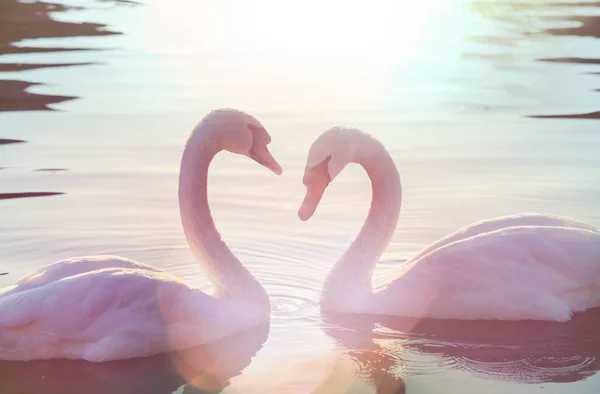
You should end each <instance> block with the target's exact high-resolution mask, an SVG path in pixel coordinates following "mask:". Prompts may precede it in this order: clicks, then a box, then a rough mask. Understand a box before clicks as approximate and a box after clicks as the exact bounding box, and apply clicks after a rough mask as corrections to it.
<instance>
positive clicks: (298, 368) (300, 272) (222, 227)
mask: <svg viewBox="0 0 600 394" xmlns="http://www.w3.org/2000/svg"><path fill="white" fill-rule="evenodd" d="M56 1H59V2H60V3H61V4H63V5H65V7H61V8H54V12H52V13H50V14H49V15H50V18H52V19H48V11H49V10H48V9H46V8H44V9H41V11H40V9H34V8H27V9H25V8H22V7H21V6H20V5H18V4H17V3H16V2H15V1H14V0H4V5H0V10H2V12H0V13H1V14H2V16H0V19H1V21H2V24H3V27H1V28H0V38H2V39H4V42H2V41H0V49H2V52H0V53H4V55H2V56H1V57H0V62H1V63H0V66H1V67H0V70H2V71H3V72H1V73H0V79H2V80H4V81H0V87H1V88H2V91H1V92H0V110H4V111H5V112H2V113H1V114H0V138H2V139H15V140H24V141H25V142H22V143H11V144H3V145H2V146H0V193H1V194H0V196H2V199H1V200H0V245H2V247H1V248H0V272H7V273H8V274H7V275H3V276H0V287H3V286H5V285H9V284H11V283H13V282H14V281H15V280H17V278H19V277H21V276H22V275H24V274H26V273H27V272H29V271H30V270H31V269H33V268H34V267H37V266H39V265H44V264H47V263H50V262H53V261H56V260H59V259H63V258H66V257H70V256H77V255H87V254H117V255H121V256H125V257H129V258H133V259H136V260H139V261H141V262H144V263H147V264H151V265H154V266H157V267H161V268H164V269H166V270H168V271H170V272H172V273H174V274H176V275H179V276H181V277H182V278H185V279H186V280H188V281H189V282H191V283H193V284H196V285H198V286H200V287H202V288H203V289H206V290H207V291H210V284H209V282H208V281H207V279H206V278H205V277H204V276H203V274H202V272H201V270H200V268H199V267H198V265H197V264H196V263H195V262H194V260H193V258H192V256H191V253H190V251H189V249H188V247H187V245H186V242H185V239H184V236H183V232H182V229H181V226H180V219H179V211H178V206H177V179H178V178H177V177H178V169H179V160H180V155H181V152H182V149H183V144H184V143H185V140H186V138H187V136H188V134H189V132H190V131H191V129H192V127H193V126H194V125H195V123H196V122H197V121H198V120H199V119H200V118H201V117H202V116H204V114H205V113H206V112H208V111H209V110H211V109H214V108H219V107H234V108H239V109H242V110H245V111H247V112H249V113H251V114H253V115H255V116H256V117H257V118H258V119H259V120H260V121H261V122H262V123H263V124H264V125H265V127H266V128H267V130H268V131H269V132H270V134H271V136H272V139H273V142H272V144H271V145H270V147H271V151H272V153H273V155H274V156H275V157H276V158H277V159H278V160H279V162H280V163H281V165H282V166H283V167H284V174H283V176H281V177H276V176H274V175H273V174H271V173H270V172H269V171H268V170H266V169H264V168H262V167H260V166H258V165H257V164H256V163H253V162H251V161H249V160H247V159H245V158H242V157H236V156H232V155H231V154H227V153H223V154H221V155H219V156H218V157H217V158H216V160H215V161H214V163H213V165H212V166H211V171H210V175H209V200H210V204H211V207H212V211H213V214H214V217H215V222H216V224H217V227H218V229H219V231H220V232H221V233H222V234H223V237H224V239H225V240H226V241H227V243H228V244H229V245H230V247H231V248H232V250H233V251H234V252H235V254H236V255H237V256H238V257H239V258H240V260H242V262H244V264H245V265H246V266H248V267H249V269H250V270H251V272H252V273H253V274H254V275H256V276H257V277H258V279H259V281H260V282H261V283H262V284H263V285H264V286H265V287H266V289H267V291H268V293H269V295H270V297H271V299H272V320H271V323H270V326H268V327H259V328H258V329H257V330H254V331H251V332H249V333H246V334H244V335H242V336H240V337H235V338H231V339H228V340H226V341H223V342H221V343H216V344H212V345H210V346H208V347H206V348H203V349H197V350H190V351H189V353H186V354H183V355H181V354H180V355H177V357H170V356H157V357H154V358H150V359H144V360H133V361H126V362H118V363H111V364H108V365H90V364H87V363H81V362H62V361H61V362H41V363H5V362H4V363H0V392H2V393H16V392H28V393H75V392H78V393H106V392H111V393H161V394H162V393H172V392H176V393H188V394H189V393H208V392H211V393H213V392H221V389H222V392H224V393H371V392H377V393H380V394H381V393H404V392H407V393H482V392H489V393H505V392H513V393H533V392H539V390H540V389H544V392H545V393H594V392H598V390H599V388H600V376H599V375H598V374H597V372H598V370H599V369H600V317H599V316H598V313H597V312H596V313H594V312H591V313H586V314H583V315H579V316H577V317H576V318H575V319H574V321H573V322H570V323H566V324H551V323H541V322H513V323H507V322H504V323H500V322H496V323H494V324H491V323H485V322H470V323H467V322H462V323H461V322H452V321H442V322H439V321H438V322H435V321H433V322H432V321H421V322H419V321H410V320H393V321H384V320H378V319H375V318H374V319H371V318H367V317H364V318H361V319H359V321H354V322H348V321H343V319H342V321H338V320H336V319H332V320H331V319H324V318H322V317H321V315H320V312H319V308H318V300H319V295H320V289H321V287H322V285H323V282H324V280H325V277H326V274H327V272H328V271H329V270H330V269H331V267H332V265H333V263H334V262H335V260H336V259H337V258H338V256H340V255H341V253H342V252H343V251H344V250H345V248H346V247H347V246H348V245H349V243H350V242H351V240H352V239H353V237H354V236H356V234H357V233H358V230H359V228H360V226H361V224H362V221H363V220H364V218H365V217H366V214H367V210H368V205H369V202H370V185H369V183H368V178H367V176H366V174H365V173H364V172H363V171H362V170H361V169H360V168H358V167H357V166H349V167H348V168H347V169H346V170H345V171H344V172H343V173H342V175H340V177H339V178H338V179H337V180H336V181H335V182H334V183H333V184H332V185H331V186H330V188H329V189H328V191H327V193H326V194H325V196H324V198H323V200H322V202H321V205H320V207H319V209H318V210H317V213H316V214H315V217H314V218H313V219H311V220H310V221H308V222H306V223H303V222H300V221H299V220H298V218H297V216H296V212H297V209H298V207H299V204H300V202H301V201H302V198H303V195H304V194H303V193H304V186H303V185H302V183H301V178H302V173H303V168H304V164H305V159H306V153H307V151H308V148H309V146H310V144H311V143H312V141H313V140H314V139H315V138H316V137H317V136H318V135H319V134H320V133H321V132H322V131H324V130H325V129H327V128H329V127H331V126H333V125H336V124H346V125H352V126H356V127H359V128H362V129H364V130H365V131H368V132H370V133H372V134H373V135H375V136H376V137H377V138H379V139H380V140H381V141H382V142H383V143H384V144H385V145H386V146H387V148H388V149H389V151H390V152H391V154H392V155H393V157H394V159H395V161H396V164H397V166H398V169H399V171H400V174H401V177H402V183H403V188H404V199H403V204H402V213H401V218H400V221H399V224H398V228H397V230H396V233H395V236H394V238H393V240H392V243H391V244H390V246H389V248H388V249H387V252H386V253H385V255H384V256H383V261H382V262H381V263H380V264H379V265H378V266H377V270H376V273H375V275H376V276H378V277H379V276H382V275H385V274H386V273H387V272H389V271H390V270H392V269H394V267H397V266H398V265H399V264H402V263H403V261H405V260H406V259H407V258H409V257H410V256H411V255H413V254H415V253H417V252H418V251H419V250H420V249H421V248H423V247H424V246H426V245H428V244H430V243H432V242H433V241H435V240H436V239H438V238H439V237H442V236H444V235H446V234H448V233H450V232H452V231H454V230H455V229H457V228H459V227H462V226H464V225H467V224H469V223H471V222H473V221H477V220H481V219H485V218H489V217H493V216H498V215H505V214H513V213H518V212H532V211H535V212H544V213H553V214H558V215H566V216H571V217H574V218H577V219H579V220H583V221H586V222H589V223H591V224H593V225H596V226H600V209H599V208H598V202H599V201H600V172H599V169H600V154H598V152H600V133H599V131H600V122H599V121H598V118H599V117H600V116H599V115H600V112H599V111H600V100H599V98H600V96H599V92H598V91H597V90H598V89H599V88H600V75H599V73H600V40H599V38H600V3H597V2H595V3H592V2H587V3H586V2H584V1H578V2H571V1H570V0H565V1H562V2H556V3H552V2H549V1H545V0H540V1H534V0H525V1H519V2H516V1H515V2H508V1H497V2H484V1H465V0H439V1H434V0H420V1H418V2H415V3H414V4H412V3H411V4H410V5H409V4H408V3H407V2H392V1H381V2H375V3H369V2H354V3H353V2H349V1H346V2H341V1H330V2H317V1H312V0H311V1H309V0H306V1H303V2H295V3H287V2H277V1H274V0H273V1H262V0H261V1H254V2H242V1H229V0H226V1H220V2H216V1H215V2H212V1H193V0H171V1H168V2H167V1H160V2H159V1H151V0H148V1H147V2H143V3H140V4H135V3H130V2H124V1H89V2H85V3H84V6H83V7H79V8H72V7H70V6H75V5H77V6H81V4H82V2H78V1H62V0H56ZM284 3H285V5H284ZM34 6H35V7H39V5H34ZM2 7H4V8H2ZM31 7H33V6H31ZM17 11H18V12H17ZM11 18H12V19H11ZM44 18H46V19H44ZM78 22H86V23H97V24H101V25H106V26H105V27H102V26H94V25H87V24H79V23H78ZM11 23H12V24H11ZM15 26H19V29H17V28H16V27H15ZM27 26H30V27H31V28H30V29H27V28H26V27H27ZM99 29H100V30H99ZM101 29H105V30H101ZM106 30H108V31H111V32H118V33H121V34H113V35H108V34H104V33H102V31H106ZM99 32H100V33H99ZM19 34H21V35H20V36H19ZM76 35H82V36H77V37H75V36H76ZM36 37H45V38H37V39H36ZM21 38H27V39H25V40H23V41H19V42H18V43H17V41H18V40H19V39H21ZM9 42H15V43H16V44H15V45H18V46H20V47H28V48H30V49H28V50H18V49H15V48H14V47H8V46H6V45H7V44H8V43H9ZM2 45H4V46H2ZM31 48H35V49H31ZM65 48H80V49H81V48H84V49H87V50H77V51H72V50H65ZM33 51H35V52H33ZM15 52H21V53H15ZM22 52H33V53H22ZM57 63H60V64H63V66H61V67H49V66H50V65H53V64H57ZM72 63H82V64H79V65H70V66H69V65H64V64H72ZM42 66H43V67H42ZM7 81H23V82H16V83H15V82H7ZM29 82H33V83H39V84H38V85H34V86H32V87H30V88H29V89H28V92H30V93H35V94H38V95H37V96H36V95H30V94H27V93H25V92H24V90H23V88H24V87H25V86H27V85H28V83H29ZM40 95H41V96H40ZM44 95H45V96H44ZM62 96H66V97H62ZM68 97H77V99H73V100H66V98H68ZM46 107H48V108H51V109H53V111H48V110H44V109H45V108H46ZM26 110H27V111H26ZM32 110H33V111H32ZM538 116H540V117H538ZM5 142H8V141H5ZM40 170H45V171H40ZM38 192H56V193H63V194H58V195H53V196H45V197H35V198H9V197H19V196H21V197H22V196H26V194H19V193H38ZM182 360H183V361H184V362H182Z"/></svg>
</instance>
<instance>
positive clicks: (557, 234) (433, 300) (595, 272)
mask: <svg viewBox="0 0 600 394" xmlns="http://www.w3.org/2000/svg"><path fill="white" fill-rule="evenodd" d="M350 162H356V163H358V164H360V165H361V166H362V167H363V168H364V169H365V170H366V171H367V173H368V175H369V178H370V179H371V182H372V187H373V195H372V203H371V209H370V211H369V215H368V217H367V219H366V221H365V224H364V225H363V227H362V229H361V230H360V233H359V234H358V236H357V238H356V239H355V240H354V242H353V243H352V245H351V246H350V248H349V249H348V250H347V251H346V252H345V253H344V254H343V256H342V257H341V258H340V259H339V260H338V262H337V263H336V264H335V266H334V268H333V270H332V271H331V273H330V274H329V276H328V278H327V280H326V282H325V285H324V287H323V293H322V296H321V308H322V310H324V311H329V312H338V313H363V314H381V315H394V316H407V317H431V318H453V319H502V320H525V319H535V320H555V321H566V320H569V319H570V318H571V315H572V313H574V312H578V311H583V310H585V309H587V308H592V307H598V306H600V232H598V230H597V229H596V228H595V227H593V226H591V225H588V224H585V223H581V222H577V221H574V220H570V219H566V218H561V217H555V216H544V215H518V216H510V217H502V218H496V219H491V220H487V221H485V222H480V223H476V224H474V225H472V226H470V227H467V228H465V229H463V230H460V231H458V232H456V233H454V234H452V235H450V236H448V237H446V238H444V239H442V240H440V241H438V242H437V243H435V244H434V245H433V246H431V247H428V248H427V249H425V250H424V251H423V252H421V253H419V254H418V255H417V256H416V257H415V258H413V259H411V260H410V261H409V262H408V263H407V264H405V265H404V266H403V267H401V268H400V269H399V270H398V271H397V272H396V273H394V275H392V276H391V277H390V278H389V280H387V281H386V282H385V283H383V284H382V285H381V286H378V288H376V289H375V291H374V290H373V288H372V285H371V277H372V272H373V268H374V265H375V263H376V262H377V260H378V259H379V258H380V257H381V255H382V254H383V252H384V250H385V248H386V247H387V245H388V243H389V242H390V240H391V237H392V234H393V232H394V230H395V228H396V224H397V221H398V217H399V214H400V203H401V197H402V188H401V184H400V176H399V175H398V171H397V169H396V166H395V165H394V162H393V160H392V158H391V157H390V155H389V154H388V152H387V151H386V149H385V148H384V147H383V145H382V144H381V143H380V142H379V141H377V140H376V139H375V138H373V137H371V136H369V135H367V134H365V133H363V132H361V131H359V130H356V129H344V128H337V127H336V128H332V129H329V130H327V131H326V132H324V133H323V134H322V135H321V136H320V137H319V138H317V140H316V141H315V142H314V143H313V144H312V146H311V148H310V151H309V153H308V158H307V165H306V169H305V174H304V179H303V182H304V184H305V185H306V186H307V192H306V197H305V198H304V201H303V203H302V206H301V207H300V210H299V211H298V216H299V217H300V219H301V220H308V219H309V218H310V217H311V216H312V215H313V213H314V211H315V209H316V207H317V205H318V203H319V201H320V199H321V196H322V195H323V193H324V191H325V189H326V187H327V185H328V184H329V183H330V182H331V180H333V179H334V178H335V177H336V176H337V175H338V174H339V173H340V172H341V171H342V170H343V168H344V167H345V166H346V164H348V163H350Z"/></svg>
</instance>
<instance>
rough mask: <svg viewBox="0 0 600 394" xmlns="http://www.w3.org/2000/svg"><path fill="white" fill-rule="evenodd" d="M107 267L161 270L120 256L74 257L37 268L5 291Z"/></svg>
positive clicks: (28, 287)
mask: <svg viewBox="0 0 600 394" xmlns="http://www.w3.org/2000/svg"><path fill="white" fill-rule="evenodd" d="M107 268H123V269H139V270H148V271H154V272H160V270H159V269H157V268H154V267H152V266H149V265H146V264H142V263H138V262H136V261H133V260H130V259H126V258H123V257H118V256H108V255H107V256H83V257H73V258H69V259H66V260H61V261H57V262H55V263H52V264H49V265H46V266H43V267H39V268H37V269H36V270H34V271H33V272H31V273H30V274H29V275H27V276H25V277H24V278H22V279H21V280H19V281H18V282H17V283H16V285H15V286H14V287H13V288H11V289H10V290H9V291H8V292H5V293H16V292H20V291H26V290H30V289H34V288H36V287H41V286H44V285H47V284H49V283H51V282H54V281H58V280H61V279H65V278H68V277H70V276H75V275H80V274H85V273H88V272H92V271H97V270H102V269H107Z"/></svg>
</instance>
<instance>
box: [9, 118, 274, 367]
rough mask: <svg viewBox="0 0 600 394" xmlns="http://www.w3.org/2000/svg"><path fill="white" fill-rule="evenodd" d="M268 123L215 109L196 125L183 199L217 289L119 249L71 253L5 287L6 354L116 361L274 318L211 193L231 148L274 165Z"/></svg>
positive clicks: (197, 250)
mask: <svg viewBox="0 0 600 394" xmlns="http://www.w3.org/2000/svg"><path fill="white" fill-rule="evenodd" d="M269 141H270V137H269V136H268V134H267V133H266V131H265V130H264V129H263V128H262V126H261V125H260V123H259V122H258V121H257V120H256V119H254V118H252V117H251V116H249V115H246V114H244V113H242V112H239V111H235V110H221V111H214V112H212V113H211V114H209V115H208V116H206V117H205V118H204V120H203V121H202V122H200V124H199V125H198V126H197V127H196V129H195V130H194V132H193V133H192V135H191V137H190V139H189V140H188V143H187V145H186V149H185V151H184V153H183V157H182V161H181V172H180V179H179V205H180V211H181V219H182V224H183V228H184V232H185V234H186V238H187V240H188V243H189V244H190V247H191V249H192V252H193V254H194V255H195V257H196V258H197V259H198V261H199V262H200V263H201V264H202V266H203V268H204V269H205V272H206V273H207V274H208V275H209V277H210V279H211V280H212V282H213V284H214V286H215V296H214V297H213V296H210V295H207V294H205V293H203V292H202V291H200V290H198V289H195V288H192V287H190V286H189V285H187V284H186V283H185V282H183V281H182V280H180V279H179V278H177V277H175V276H173V275H171V274H169V273H168V272H166V271H162V270H159V269H157V268H154V267H151V266H148V265H144V264H140V263H137V262H135V261H132V260H129V259H124V258H120V257H114V256H94V257H81V258H72V259H68V260H64V261H59V262H57V263H54V264H51V265H48V266H46V267H42V268H39V269H38V270H36V271H35V272H33V273H32V274H31V275H29V276H27V277H25V278H23V279H22V280H20V281H19V282H17V283H16V285H14V286H10V287H8V288H5V289H0V359H2V360H21V361H28V360H35V359H54V358H68V359H84V360H88V361H94V362H99V361H109V360H117V359H126V358H133V357H141V356H148V355H152V354H158V353H162V352H168V351H171V350H175V349H183V348H188V347H192V346H197V345H200V344H204V343H208V342H212V341H215V340H219V339H222V338H224V337H227V336H229V335H231V334H234V333H236V332H239V331H243V330H246V329H249V328H252V327H254V326H257V325H259V324H260V323H263V322H265V321H267V320H268V319H269V309H270V307H269V300H268V297H267V294H266V292H265V291H264V289H263V288H262V286H261V285H260V284H259V283H258V282H257V281H256V279H255V278H254V277H253V276H252V274H250V272H249V271H248V270H246V269H245V268H244V267H243V266H242V265H241V263H240V262H239V260H237V258H236V257H235V256H234V255H233V254H232V253H231V251H230V250H229V249H228V248H227V245H226V244H225V243H224V242H223V241H222V240H221V238H220V235H219V233H218V232H217V231H216V229H215V227H214V223H213V220H212V218H211V216H210V211H209V208H208V200H207V190H206V186H207V185H206V182H207V175H208V174H207V172H208V166H209V163H210V161H211V160H212V158H213V157H214V155H215V154H217V153H218V152H219V151H220V150H223V149H226V150H229V151H231V152H234V153H239V154H245V155H248V156H250V157H252V158H253V159H254V160H256V161H258V162H259V163H261V164H263V165H265V166H267V167H269V168H270V169H272V170H273V171H274V172H276V173H280V172H281V168H280V167H279V165H278V164H277V162H275V160H274V159H273V158H272V157H271V155H270V153H269V152H268V150H267V147H266V145H267V144H268V143H269Z"/></svg>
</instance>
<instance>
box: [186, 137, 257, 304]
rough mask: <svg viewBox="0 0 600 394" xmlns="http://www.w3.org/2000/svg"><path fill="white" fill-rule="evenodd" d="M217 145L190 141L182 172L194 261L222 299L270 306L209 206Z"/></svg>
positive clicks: (189, 240)
mask: <svg viewBox="0 0 600 394" xmlns="http://www.w3.org/2000/svg"><path fill="white" fill-rule="evenodd" d="M220 150H221V149H220V147H219V146H218V143H217V141H214V140H213V139H211V138H209V137H206V138H204V139H192V138H191V139H190V140H189V141H188V143H187V145H186V147H185V150H184V152H183V156H182V159H181V169H180V172H179V211H180V215H181V222H182V225H183V231H184V233H185V236H186V239H187V241H188V244H189V245H190V248H191V250H192V253H193V255H194V257H195V258H196V259H197V260H198V262H199V263H200V265H201V266H202V268H203V270H204V272H205V274H206V275H207V276H208V277H209V279H210V280H211V282H212V283H213V285H214V288H215V297H217V298H220V299H234V298H235V299H244V300H249V301H258V302H262V303H264V302H266V303H268V297H267V295H266V293H265V291H264V289H263V287H262V286H261V285H260V284H259V283H258V281H257V280H256V279H255V278H254V277H253V276H252V274H251V273H250V272H249V271H248V270H247V269H246V268H245V267H244V266H243V265H242V264H241V263H240V261H239V260H238V259H237V258H236V257H235V256H234V254H233V253H232V252H231V250H230V249H229V248H228V247H227V244H226V243H225V242H224V241H223V240H222V239H221V235H220V234H219V232H218V231H217V229H216V228H215V224H214V221H213V218H212V216H211V213H210V208H209V206H208V193H207V181H208V167H209V165H210V162H211V161H212V159H213V158H214V157H215V155H216V154H217V153H218V152H219V151H220Z"/></svg>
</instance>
